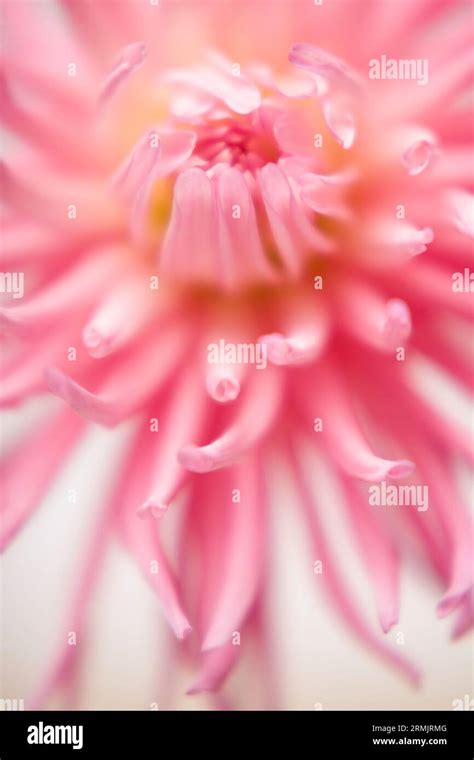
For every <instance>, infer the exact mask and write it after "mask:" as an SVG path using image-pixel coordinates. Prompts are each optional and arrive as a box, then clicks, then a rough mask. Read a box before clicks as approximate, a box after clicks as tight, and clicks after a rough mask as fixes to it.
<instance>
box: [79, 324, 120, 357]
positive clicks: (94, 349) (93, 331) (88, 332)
mask: <svg viewBox="0 0 474 760" xmlns="http://www.w3.org/2000/svg"><path fill="white" fill-rule="evenodd" d="M82 342H83V343H84V346H85V347H86V348H87V350H88V352H89V354H90V355H91V356H94V357H95V358H97V359H99V358H102V357H103V356H107V354H108V353H110V350H111V346H112V343H113V337H112V336H110V335H105V334H104V333H103V332H102V331H101V330H99V329H98V328H96V327H94V325H87V326H86V327H85V328H84V330H83V332H82Z"/></svg>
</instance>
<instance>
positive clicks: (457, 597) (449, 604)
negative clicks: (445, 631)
mask: <svg viewBox="0 0 474 760" xmlns="http://www.w3.org/2000/svg"><path fill="white" fill-rule="evenodd" d="M464 593H465V592H464V591H463V592H460V593H454V594H452V593H450V592H448V593H447V594H445V595H444V596H443V598H442V599H440V601H439V602H438V604H437V605H436V614H437V616H438V617H439V618H445V617H447V616H448V615H450V614H451V612H453V610H455V609H456V607H457V606H458V604H459V602H460V601H461V599H462V598H463V595H464Z"/></svg>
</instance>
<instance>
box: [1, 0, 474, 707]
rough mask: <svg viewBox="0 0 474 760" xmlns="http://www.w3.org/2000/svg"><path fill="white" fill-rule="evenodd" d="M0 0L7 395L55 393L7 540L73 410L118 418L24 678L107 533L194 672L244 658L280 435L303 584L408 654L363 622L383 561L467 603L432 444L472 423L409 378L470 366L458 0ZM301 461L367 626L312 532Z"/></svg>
mask: <svg viewBox="0 0 474 760" xmlns="http://www.w3.org/2000/svg"><path fill="white" fill-rule="evenodd" d="M4 16H5V30H6V33H5V35H4V37H5V44H4V50H3V64H2V74H1V77H2V78H1V82H2V85H1V92H2V112H3V120H4V125H5V127H6V129H7V131H8V133H9V134H10V135H11V138H12V139H11V141H10V142H9V143H8V145H9V155H8V157H7V159H6V161H5V163H4V165H3V255H4V259H3V260H4V264H3V268H4V270H5V271H4V273H3V275H2V276H3V278H4V279H3V285H4V290H6V291H8V292H7V293H6V295H5V301H4V303H3V306H2V309H1V324H2V330H3V332H4V349H3V359H4V361H3V375H2V385H1V401H2V405H3V406H4V407H9V406H12V405H13V406H15V405H17V406H18V405H20V404H23V403H24V402H25V401H26V400H27V399H29V398H30V397H32V396H34V395H36V394H46V393H49V394H53V396H54V397H55V400H54V405H53V406H52V405H50V404H46V402H45V400H44V397H43V401H42V404H41V412H42V413H43V419H41V420H40V421H39V422H38V421H35V424H34V427H32V429H30V430H27V431H26V432H25V431H23V433H22V434H21V435H20V437H19V438H17V439H16V440H15V442H14V443H12V444H11V446H10V447H7V451H6V453H5V455H4V458H3V460H2V464H1V468H2V469H1V471H2V480H3V492H4V498H3V504H2V521H1V531H0V536H1V545H2V547H3V549H5V548H6V547H7V546H8V545H9V544H10V542H11V541H12V540H13V539H14V537H15V535H16V534H17V533H18V532H19V531H20V530H21V529H22V528H23V526H24V525H25V523H26V522H27V520H29V519H30V517H31V516H32V514H33V513H34V511H35V510H36V509H37V508H38V506H39V505H40V503H41V500H42V499H43V497H44V496H45V494H46V492H47V490H48V489H49V488H50V486H51V484H52V482H53V480H54V479H55V477H56V475H57V474H58V472H59V471H60V469H61V468H62V467H63V465H64V463H65V460H66V458H67V457H68V456H69V455H70V453H71V452H72V451H73V450H74V448H75V447H76V445H77V444H78V443H79V441H80V439H81V436H83V435H84V433H85V431H86V430H87V429H88V427H89V426H91V425H105V426H108V427H116V426H122V427H123V430H124V431H126V438H127V446H126V451H125V455H124V459H123V461H120V462H119V463H117V464H116V465H115V468H114V469H115V472H116V481H117V482H116V485H115V487H114V488H113V489H112V493H111V494H110V495H109V496H108V497H107V499H106V501H105V503H104V505H103V508H102V509H101V510H100V513H99V514H97V519H96V527H95V530H94V532H93V534H92V535H91V536H90V539H89V541H88V544H87V551H86V553H85V555H84V556H83V557H82V564H83V566H82V569H81V570H79V569H78V570H77V573H76V578H75V581H76V587H75V589H73V590H71V597H70V601H71V609H70V616H69V617H68V618H67V620H66V621H65V634H64V636H63V637H62V639H61V641H62V644H61V646H60V648H59V649H58V651H57V652H56V655H55V658H54V660H53V662H51V663H50V665H49V666H48V668H47V671H46V674H45V676H44V679H43V681H42V682H40V683H39V686H38V691H37V693H36V694H35V696H34V698H33V699H32V702H31V704H47V703H48V700H49V699H50V698H51V697H53V696H54V694H55V693H57V691H58V690H60V689H64V690H65V691H66V692H67V693H68V694H71V693H72V690H73V688H74V687H75V685H76V684H77V680H78V672H79V665H80V659H81V658H80V656H81V654H82V652H83V645H84V642H85V639H86V628H87V610H88V608H89V607H90V601H91V597H92V595H93V591H94V584H95V581H96V579H97V578H98V575H99V569H100V567H101V564H102V560H103V557H104V554H105V550H106V548H107V545H108V543H109V539H110V538H111V536H113V535H116V534H117V533H118V535H119V536H120V538H121V540H122V541H123V544H124V546H125V547H126V549H127V550H128V552H129V553H130V555H131V556H132V557H133V558H134V560H135V561H136V562H137V563H138V565H139V566H140V568H141V569H142V571H143V574H144V577H145V578H146V579H147V580H148V582H149V583H150V584H151V586H152V587H153V589H154V591H155V592H156V595H157V597H158V599H159V601H160V604H161V607H162V610H163V613H164V615H165V617H166V618H167V620H168V623H169V626H170V628H171V629H172V631H173V633H174V635H175V637H176V640H177V642H178V643H177V644H176V646H175V647H174V648H173V653H175V654H176V658H175V661H178V659H183V660H184V659H186V661H187V662H189V663H191V667H192V668H193V669H194V675H193V676H192V677H191V680H190V682H189V683H188V689H189V692H188V693H189V694H194V693H197V692H202V691H211V692H217V691H219V689H220V688H221V685H222V684H223V682H224V681H225V679H226V677H227V676H228V674H229V673H230V671H231V670H232V668H233V667H234V665H235V663H236V661H237V659H238V658H239V656H240V654H241V652H242V653H243V652H244V651H245V649H246V642H248V641H249V640H253V639H254V640H255V641H256V642H257V644H260V646H261V650H260V651H261V656H260V658H259V663H260V664H261V665H262V666H263V664H264V660H265V657H264V656H263V655H264V654H265V653H268V647H267V644H268V639H267V638H266V636H267V635H268V631H267V632H265V627H264V622H263V621H264V617H265V616H264V614H263V610H264V608H265V600H266V597H267V592H268V590H269V588H271V586H272V576H271V573H269V572H268V566H269V565H268V562H269V559H268V558H269V555H270V554H271V549H272V546H271V542H270V540H269V539H270V536H269V530H268V520H269V514H270V510H271V506H272V504H271V499H270V498H269V479H271V476H272V473H273V472H275V464H273V469H272V466H271V465H270V461H273V462H274V461H275V460H274V459H272V457H273V456H274V453H275V452H276V455H277V456H278V455H279V456H280V460H279V461H281V462H282V465H283V466H284V467H286V468H287V469H288V470H289V472H290V473H291V476H292V479H293V482H294V484H295V485H296V495H297V498H295V499H289V500H288V504H287V508H288V509H289V510H290V509H291V510H295V511H296V510H300V511H301V520H303V521H304V525H305V529H306V533H307V538H308V539H309V549H310V551H309V554H308V558H309V560H308V561H309V562H310V564H311V563H312V562H314V563H315V566H316V565H318V567H319V569H320V571H321V572H320V579H319V577H318V573H317V572H316V573H315V574H316V577H317V582H318V583H319V582H320V583H321V584H322V586H323V588H324V589H325V591H326V592H327V594H328V597H329V599H330V601H331V602H332V603H333V605H334V606H335V608H336V610H337V611H338V612H339V614H340V616H341V617H342V619H343V620H344V621H345V623H346V624H347V626H348V628H349V629H350V630H351V631H352V632H353V633H354V634H355V635H356V636H357V637H358V638H359V639H360V640H361V642H363V643H364V644H366V645H367V646H368V647H370V648H371V649H372V650H373V651H374V652H375V653H376V654H377V655H379V656H380V658H381V659H382V660H384V661H385V662H386V663H387V664H388V665H389V666H393V667H394V668H396V669H398V670H399V671H400V672H401V674H402V675H404V676H406V677H407V678H408V679H410V680H411V681H413V682H417V681H418V679H419V673H418V670H417V667H416V665H414V664H412V663H411V661H409V660H408V659H407V658H405V656H404V655H403V654H401V650H400V649H399V648H397V647H392V646H391V645H390V644H388V643H386V641H384V633H383V632H388V631H389V630H390V629H391V627H392V626H393V625H394V624H395V623H396V622H397V621H398V616H399V573H400V565H401V562H402V561H404V560H407V559H410V557H412V556H413V557H415V558H417V559H419V563H420V564H421V563H423V564H426V566H427V568H429V570H430V571H431V572H432V574H433V576H435V577H436V579H437V582H438V584H439V589H440V599H439V604H438V608H437V611H438V615H439V616H440V617H446V616H451V617H452V618H453V635H454V636H455V637H457V636H460V635H461V634H462V633H463V632H464V631H466V630H467V629H468V628H469V627H470V626H471V624H472V620H473V616H472V613H473V610H472V596H471V591H472V532H471V528H470V522H469V518H468V513H467V511H466V509H465V505H464V504H463V502H462V494H461V495H460V494H459V492H458V485H457V482H456V477H455V474H454V470H453V467H454V465H456V464H457V463H459V461H462V460H469V461H470V462H472V440H471V437H470V435H469V431H468V430H467V428H466V427H465V426H463V424H462V422H461V423H459V422H457V421H455V420H454V418H453V415H452V413H451V412H452V409H451V408H450V405H449V401H448V400H447V398H448V397H447V396H446V394H445V393H444V392H441V391H438V392H436V393H434V392H433V388H432V387H431V386H432V385H433V383H432V381H431V379H432V377H433V376H434V368H435V367H436V368H437V369H438V370H439V372H440V374H441V375H442V374H443V373H444V375H447V376H448V377H449V378H450V379H451V380H452V381H453V383H455V384H456V385H458V386H461V387H463V388H465V389H468V390H470V389H471V387H472V380H473V374H472V371H471V368H470V366H469V359H470V358H471V357H469V356H468V355H467V351H466V345H465V344H466V340H467V339H468V336H469V329H470V321H471V320H472V317H473V301H472V293H471V292H470V291H471V290H472V289H473V288H472V284H470V272H469V269H468V267H469V264H470V262H471V260H472V250H473V249H472V236H473V234H474V219H473V200H472V185H473V173H472V119H471V118H470V105H469V97H468V94H469V88H470V87H471V85H472V79H471V77H472V63H473V54H472V25H471V24H470V23H469V17H468V14H467V13H466V6H465V4H464V5H463V3H456V2H453V0H449V1H448V0H412V2H398V0H393V2H392V0H383V1H382V0H353V2H344V1H343V0H324V2H310V1H309V0H308V1H307V2H304V1H303V0H301V2H300V1H299V0H298V1H297V0H294V2H287V3H284V2H281V3H280V2H269V1H268V2H266V1H264V0H261V1H260V2H255V3H254V2H250V0H249V1H248V2H246V1H244V0H235V1H234V0H231V1H229V2H221V3H220V2H214V3H209V2H206V3H204V2H203V3H200V2H198V0H196V1H195V2H191V0H189V1H188V2H171V0H169V1H168V0H160V2H155V1H154V0H130V1H125V0H124V1H123V2H122V1H120V2H119V1H118V0H117V2H115V0H94V2H89V0H62V1H61V2H58V3H55V2H53V0H51V2H42V3H37V2H27V1H23V2H16V1H15V2H9V1H8V0H7V2H5V3H4ZM7 286H8V287H7ZM23 290H24V292H23ZM23 295H24V298H23V299H22V300H20V296H23ZM426 366H428V368H429V372H428V373H426V372H425V373H423V368H426ZM21 408H23V407H21ZM18 414H21V411H20V412H18ZM40 416H41V415H40ZM316 461H317V462H318V467H322V470H324V472H326V473H331V477H332V478H333V479H334V482H335V483H336V488H337V489H338V491H339V492H340V493H341V494H342V496H343V500H344V504H345V507H346V517H347V521H348V523H349V525H350V527H351V531H352V540H353V543H354V545H355V546H356V547H357V548H358V549H359V550H360V553H361V555H362V558H363V561H364V562H365V565H366V567H367V571H368V582H369V583H370V584H371V585H372V586H373V594H374V598H375V605H376V609H377V612H378V617H379V621H380V629H381V630H380V631H377V630H376V629H375V628H374V629H373V628H372V627H371V625H370V624H369V623H367V622H366V615H365V612H364V611H363V610H361V609H359V606H358V604H357V603H356V601H355V599H354V598H353V596H352V595H351V593H350V591H349V589H348V586H347V579H346V578H345V573H344V570H343V569H341V566H340V564H339V563H338V562H336V561H335V559H334V553H333V548H334V544H335V543H337V540H338V536H337V534H334V532H333V531H331V530H328V529H327V527H326V526H325V520H324V519H323V518H324V515H325V513H327V512H328V511H330V510H331V503H332V502H331V499H329V498H328V496H327V494H326V491H325V489H324V488H323V487H320V486H319V484H316V486H315V483H314V477H312V470H313V468H314V466H315V464H314V463H315V462H316ZM425 489H426V490H425ZM420 494H422V496H419V495H420ZM425 496H426V498H425ZM417 498H419V500H418V501H416V499H417ZM377 499H378V501H377ZM403 499H405V502H403ZM410 499H413V500H414V501H413V503H411V502H410ZM397 500H398V501H397ZM410 503H411V506H407V505H408V504H410ZM390 504H393V505H396V506H398V507H399V509H396V510H394V509H390V508H389V506H390ZM377 505H381V506H383V505H385V506H386V507H387V508H386V509H378V508H377ZM173 513H178V516H179V519H178V520H177V521H176V523H177V525H178V529H177V530H178V538H177V542H175V543H177V547H178V548H177V549H176V548H175V549H174V550H173V552H171V551H170V549H169V547H168V546H167V544H166V541H165V538H164V537H165V535H166V531H167V522H168V521H169V518H170V517H172V516H173ZM37 519H38V520H39V519H40V516H39V517H38V518H37ZM165 546H166V549H165ZM308 604H310V601H309V600H308ZM68 632H69V633H68ZM70 632H74V635H75V638H77V641H76V640H75V642H74V643H77V646H70V644H71V641H70V640H69V638H68V636H70ZM273 632H274V633H275V628H273ZM276 635H278V633H277V634H276ZM261 678H262V679H263V681H264V684H265V685H266V686H267V687H268V686H269V683H270V680H271V673H270V672H269V671H268V669H267V670H265V669H264V668H263V667H262V673H261ZM270 691H271V690H270ZM221 704H222V705H223V704H224V703H223V702H222V703H221ZM266 704H267V705H269V704H270V697H269V698H268V700H267V702H266Z"/></svg>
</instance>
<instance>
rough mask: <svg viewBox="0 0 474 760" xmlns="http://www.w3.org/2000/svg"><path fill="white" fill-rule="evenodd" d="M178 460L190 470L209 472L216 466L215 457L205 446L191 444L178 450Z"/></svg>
mask: <svg viewBox="0 0 474 760" xmlns="http://www.w3.org/2000/svg"><path fill="white" fill-rule="evenodd" d="M178 461H179V463H180V464H181V465H182V466H183V467H185V468H186V469H187V470H190V471H191V472H210V471H211V470H214V469H215V468H216V466H217V463H216V458H215V457H214V456H213V455H212V454H211V453H210V452H209V451H207V450H206V448H204V447H199V446H195V445H193V444H190V445H188V446H184V447H183V448H182V449H181V451H179V452H178Z"/></svg>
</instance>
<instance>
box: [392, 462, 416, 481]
mask: <svg viewBox="0 0 474 760" xmlns="http://www.w3.org/2000/svg"><path fill="white" fill-rule="evenodd" d="M388 464H389V467H388V469H387V472H386V476H387V477H388V478H394V479H398V478H407V477H408V476H409V475H411V474H412V473H413V471H414V469H415V465H414V463H413V462H410V461H409V460H408V459H402V460H400V461H398V462H391V463H390V462H389V463H388Z"/></svg>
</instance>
